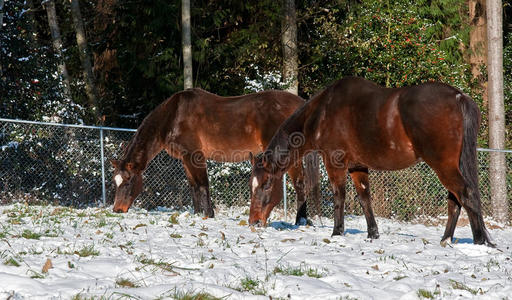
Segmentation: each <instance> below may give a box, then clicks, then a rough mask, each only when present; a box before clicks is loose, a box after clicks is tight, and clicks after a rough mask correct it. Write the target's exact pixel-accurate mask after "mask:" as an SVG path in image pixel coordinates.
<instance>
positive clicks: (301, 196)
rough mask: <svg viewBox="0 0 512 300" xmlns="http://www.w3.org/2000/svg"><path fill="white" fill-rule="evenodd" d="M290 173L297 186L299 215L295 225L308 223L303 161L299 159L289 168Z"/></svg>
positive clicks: (295, 186) (294, 184) (294, 185)
mask: <svg viewBox="0 0 512 300" xmlns="http://www.w3.org/2000/svg"><path fill="white" fill-rule="evenodd" d="M288 175H290V178H291V180H292V183H293V187H294V188H295V193H296V194H297V217H296V218H295V225H306V224H308V217H307V203H306V197H305V193H304V171H303V167H302V161H300V160H299V162H298V163H297V164H295V165H294V166H293V167H291V168H290V169H289V170H288Z"/></svg>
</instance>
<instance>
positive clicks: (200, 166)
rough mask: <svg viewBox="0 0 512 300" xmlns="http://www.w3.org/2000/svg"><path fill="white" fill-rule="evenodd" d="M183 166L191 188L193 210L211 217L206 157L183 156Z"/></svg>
mask: <svg viewBox="0 0 512 300" xmlns="http://www.w3.org/2000/svg"><path fill="white" fill-rule="evenodd" d="M196 154H197V153H196ZM183 167H184V169H185V173H186V175H187V178H188V181H189V183H190V187H191V188H192V201H193V204H194V212H195V213H199V212H202V213H204V216H205V217H209V218H213V217H214V211H213V205H212V201H211V199H210V190H209V184H208V172H207V169H206V159H204V157H203V156H202V155H195V156H194V157H193V158H192V157H191V156H186V157H184V158H183Z"/></svg>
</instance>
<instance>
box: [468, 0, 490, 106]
mask: <svg viewBox="0 0 512 300" xmlns="http://www.w3.org/2000/svg"><path fill="white" fill-rule="evenodd" d="M485 2H486V0H469V24H470V31H469V64H470V66H471V74H472V75H473V78H474V79H476V80H477V81H478V85H479V86H480V89H481V91H478V92H482V93H483V94H482V98H483V104H484V105H485V106H486V105H487V78H485V76H484V75H483V74H482V72H481V69H482V67H484V66H485V64H486V63H487V49H486V46H487V27H486V24H487V20H486V13H485V10H486V9H485V7H486V5H485Z"/></svg>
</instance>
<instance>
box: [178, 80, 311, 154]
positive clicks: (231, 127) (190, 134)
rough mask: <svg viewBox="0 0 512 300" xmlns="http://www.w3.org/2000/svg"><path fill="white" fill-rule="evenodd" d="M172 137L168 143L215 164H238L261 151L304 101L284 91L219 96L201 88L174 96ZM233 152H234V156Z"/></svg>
mask: <svg viewBox="0 0 512 300" xmlns="http://www.w3.org/2000/svg"><path fill="white" fill-rule="evenodd" d="M174 101H176V104H175V105H174V107H175V110H176V112H175V113H169V116H171V117H172V118H173V119H174V120H173V121H172V122H173V123H174V124H173V126H172V128H173V130H174V132H179V135H175V136H174V137H173V140H172V141H168V143H173V144H180V145H181V146H182V147H183V148H186V149H189V150H192V151H196V150H200V151H202V152H203V154H204V155H205V156H206V158H209V159H213V160H217V161H241V160H246V159H247V158H248V153H249V152H254V153H258V152H261V151H262V150H263V149H264V147H266V146H267V144H268V142H269V141H270V139H271V138H272V136H273V134H274V133H275V131H276V130H277V128H279V126H280V125H281V124H282V122H283V121H284V120H285V119H286V118H288V117H289V116H290V115H291V114H292V113H293V112H294V111H295V110H296V109H297V108H298V107H300V106H301V105H303V104H304V100H303V99H302V98H300V97H298V96H295V95H293V94H291V93H288V92H284V91H264V92H259V93H253V94H248V95H243V96H234V97H222V96H218V95H215V94H212V93H209V92H207V91H204V90H201V89H189V90H185V91H182V92H180V93H178V94H177V95H176V100H174ZM235 152H236V153H235Z"/></svg>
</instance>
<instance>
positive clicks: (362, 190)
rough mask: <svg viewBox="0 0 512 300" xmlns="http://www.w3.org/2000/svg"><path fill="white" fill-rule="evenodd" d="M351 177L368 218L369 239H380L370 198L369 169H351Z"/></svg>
mask: <svg viewBox="0 0 512 300" xmlns="http://www.w3.org/2000/svg"><path fill="white" fill-rule="evenodd" d="M349 173H350V177H351V178H352V181H353V182H354V185H355V187H356V191H357V195H358V198H359V204H361V207H362V208H363V212H364V216H365V217H366V225H367V227H368V237H369V238H371V239H378V238H379V229H378V228H377V222H375V216H374V215H373V209H372V203H371V201H372V198H371V196H370V182H369V180H368V168H353V169H349Z"/></svg>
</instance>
